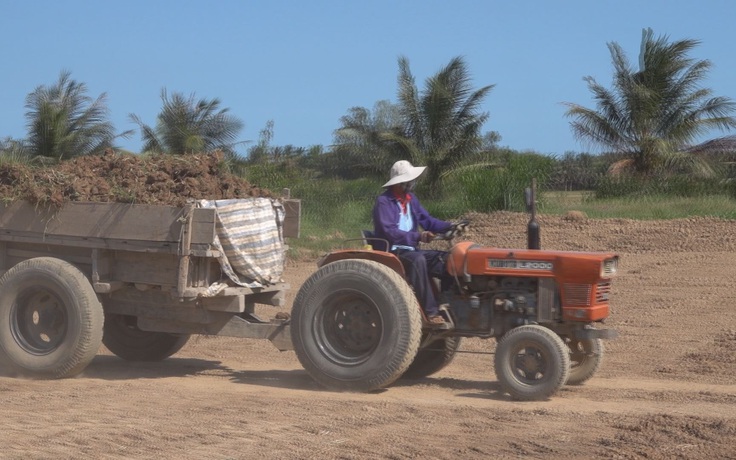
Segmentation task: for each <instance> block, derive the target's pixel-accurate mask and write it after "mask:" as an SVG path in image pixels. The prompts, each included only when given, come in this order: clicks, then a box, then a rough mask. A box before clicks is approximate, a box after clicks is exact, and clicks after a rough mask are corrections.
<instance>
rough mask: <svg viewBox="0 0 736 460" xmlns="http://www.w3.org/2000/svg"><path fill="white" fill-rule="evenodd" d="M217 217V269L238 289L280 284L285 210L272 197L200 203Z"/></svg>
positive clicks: (284, 249)
mask: <svg viewBox="0 0 736 460" xmlns="http://www.w3.org/2000/svg"><path fill="white" fill-rule="evenodd" d="M197 204H198V206H199V207H202V208H214V209H215V212H216V214H217V225H216V233H217V235H216V237H215V247H216V249H217V250H219V251H220V252H221V253H222V254H223V257H220V266H221V267H222V270H223V271H224V272H225V273H226V274H227V276H228V278H230V280H232V281H233V282H234V283H236V284H238V285H240V286H246V287H260V286H263V285H268V284H273V283H278V282H281V281H282V279H281V275H282V274H283V270H284V261H285V257H286V246H285V245H284V238H283V233H282V227H283V222H284V216H285V212H284V207H283V205H282V204H281V203H280V202H279V201H278V200H274V199H271V198H238V199H231V200H200V201H198V202H197Z"/></svg>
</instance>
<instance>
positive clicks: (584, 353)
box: [565, 338, 605, 385]
mask: <svg viewBox="0 0 736 460" xmlns="http://www.w3.org/2000/svg"><path fill="white" fill-rule="evenodd" d="M565 343H566V345H567V347H568V349H569V352H570V375H569V376H568V377H567V384H568V385H582V384H583V383H585V382H587V381H588V380H590V379H591V377H593V375H595V373H596V372H598V369H600V367H601V364H602V363H603V354H604V350H605V348H604V347H603V340H601V339H580V340H578V339H571V338H566V339H565Z"/></svg>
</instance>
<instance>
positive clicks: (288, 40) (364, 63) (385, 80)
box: [0, 0, 736, 155]
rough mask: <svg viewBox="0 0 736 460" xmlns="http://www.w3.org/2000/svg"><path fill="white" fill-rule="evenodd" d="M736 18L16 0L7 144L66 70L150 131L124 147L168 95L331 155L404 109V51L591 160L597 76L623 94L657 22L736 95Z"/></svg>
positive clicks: (726, 10)
mask: <svg viewBox="0 0 736 460" xmlns="http://www.w3.org/2000/svg"><path fill="white" fill-rule="evenodd" d="M734 18H736V2H734V1H730V0H701V1H698V2H695V1H692V0H691V1H683V0H671V1H661V0H649V1H647V0H619V1H600V0H587V1H584V0H569V1H564V0H559V1H549V0H547V1H524V0H506V1H470V0H453V1H430V0H427V1H419V0H412V1H409V0H406V1H400V0H394V1H388V0H376V1H368V0H363V1H360V2H358V1H337V0H334V1H327V0H311V1H307V0H303V1H295V0H292V1H285V0H283V1H280V0H271V1H245V0H241V1H236V0H220V1H216V0H210V1H207V2H205V1H193V0H176V1H175V0H147V1H143V0H126V1H122V2H112V1H106V0H64V1H48V0H43V1H41V0H28V1H20V0H0V34H1V35H0V37H1V38H0V75H1V76H0V78H1V79H2V80H1V81H2V85H0V88H1V89H0V138H4V137H6V136H12V137H14V138H24V137H25V136H26V128H25V124H26V120H25V117H24V114H25V111H26V109H25V107H24V101H25V97H26V95H27V94H28V93H30V92H31V91H33V90H34V88H36V87H37V86H39V85H51V84H53V83H54V82H56V81H57V79H58V76H59V73H60V71H61V70H63V69H64V70H68V71H70V72H71V74H72V78H73V79H75V80H77V81H80V82H84V83H86V85H87V87H88V94H89V95H90V96H93V97H97V96H98V95H100V94H101V93H103V92H104V93H107V105H108V107H109V109H110V119H111V120H112V122H113V123H114V124H115V127H116V129H117V131H119V132H121V131H125V130H128V129H136V132H135V134H134V135H133V136H132V137H131V138H130V139H128V140H121V141H120V142H119V144H120V146H121V147H123V148H127V149H130V150H133V151H139V150H140V147H141V145H142V142H141V140H140V132H139V131H138V130H137V126H136V125H135V124H133V123H132V122H131V121H130V119H129V116H128V115H129V114H131V113H134V114H136V115H138V116H139V117H140V118H142V119H143V121H144V122H146V123H147V124H150V125H153V124H155V120H156V115H157V114H158V112H159V110H160V108H161V99H160V93H161V89H162V88H166V89H167V90H168V91H169V93H171V92H175V91H176V92H181V93H184V94H187V95H188V94H191V93H195V94H196V97H197V98H207V99H212V98H219V99H220V100H221V101H222V106H223V107H228V108H229V109H230V111H231V113H232V114H233V115H235V116H237V117H238V118H240V119H241V120H243V122H244V123H245V128H244V129H243V131H242V132H241V134H240V138H241V140H244V141H256V140H257V139H258V134H259V131H260V130H262V129H263V128H264V126H265V125H266V123H267V122H268V121H269V120H273V122H274V134H275V135H274V138H273V141H272V144H273V145H286V144H292V145H296V146H304V147H306V146H310V145H315V144H322V145H329V144H331V143H332V141H333V131H334V130H335V129H337V128H338V127H339V126H340V117H342V116H343V115H345V114H346V113H347V112H348V109H349V108H351V107H355V106H362V107H368V108H372V107H373V105H374V104H375V103H376V102H377V101H379V100H391V101H394V102H395V101H396V90H397V83H396V78H397V75H398V64H397V60H398V57H399V56H406V57H407V58H408V60H409V62H410V68H411V70H412V73H413V74H414V76H415V77H416V80H417V83H418V85H419V87H420V88H421V87H423V86H424V80H425V79H426V78H427V77H429V76H431V75H433V74H434V73H436V72H437V71H438V70H440V69H441V68H442V67H443V66H445V65H446V64H447V63H448V62H449V61H450V59H452V58H453V57H455V56H463V57H464V58H465V61H466V63H467V64H468V68H469V70H470V72H471V75H472V79H473V85H474V87H476V88H480V87H482V86H485V85H489V84H493V85H496V86H495V88H494V89H493V90H492V92H491V93H490V94H489V95H488V97H487V98H486V99H485V103H484V105H483V111H486V112H488V113H489V116H490V118H489V120H488V122H487V123H486V125H485V127H484V131H491V130H493V131H498V132H499V133H500V134H501V136H502V140H501V145H504V146H508V147H511V148H513V149H517V150H534V151H537V152H540V153H544V154H551V155H555V154H562V153H564V152H566V151H578V152H579V151H587V150H588V146H586V145H582V144H580V143H579V142H578V141H576V140H575V139H574V137H573V136H572V134H571V131H570V127H569V120H568V119H566V118H565V117H564V112H565V107H564V106H563V105H562V104H561V103H562V102H575V103H579V104H582V105H585V106H589V107H592V106H593V103H592V101H591V98H590V93H589V91H588V89H587V87H586V84H585V82H584V81H583V77H585V76H592V77H594V78H596V80H598V82H599V83H602V84H603V85H605V86H610V82H611V74H612V66H611V63H610V54H609V52H608V48H607V47H606V44H607V43H608V42H614V41H615V42H618V43H619V44H620V45H621V46H622V47H623V48H624V50H625V51H626V53H627V55H628V56H629V58H630V60H631V61H632V63H636V62H637V59H638V54H639V44H640V41H641V31H642V29H643V28H645V27H651V28H653V29H654V33H655V35H657V36H659V35H667V36H669V37H670V39H672V40H679V39H684V38H692V39H697V40H700V41H701V44H700V46H698V47H697V48H696V49H695V50H694V52H693V53H691V55H690V56H691V57H693V58H697V59H709V60H710V61H711V62H712V63H713V69H712V70H711V72H710V74H709V76H708V79H707V80H706V82H705V86H707V87H709V88H712V89H713V90H714V92H715V94H716V95H719V96H727V97H730V98H733V99H736V86H735V85H736V59H734V50H733V46H734V35H733V31H732V30H733V20H734ZM244 151H245V148H242V152H243V153H244Z"/></svg>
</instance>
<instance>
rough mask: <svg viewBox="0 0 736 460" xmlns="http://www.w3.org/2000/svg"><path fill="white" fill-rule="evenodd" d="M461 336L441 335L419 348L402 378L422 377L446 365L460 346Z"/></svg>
mask: <svg viewBox="0 0 736 460" xmlns="http://www.w3.org/2000/svg"><path fill="white" fill-rule="evenodd" d="M460 342H461V337H443V338H440V339H437V340H435V341H433V342H431V343H430V344H429V345H427V346H426V347H425V348H421V349H419V351H418V352H417V356H416V357H415V358H414V361H412V363H411V365H410V366H409V368H408V369H407V370H406V372H404V375H402V376H401V378H402V379H404V378H406V379H422V378H424V377H429V376H430V375H432V374H435V373H437V372H439V371H441V370H442V369H444V368H445V367H447V366H448V365H449V364H450V363H451V362H452V360H453V359H454V358H455V352H456V351H457V350H458V348H460Z"/></svg>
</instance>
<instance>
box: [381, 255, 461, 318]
mask: <svg viewBox="0 0 736 460" xmlns="http://www.w3.org/2000/svg"><path fill="white" fill-rule="evenodd" d="M394 254H396V256H398V258H399V260H401V263H402V265H403V266H404V271H406V280H407V281H408V282H409V285H411V287H412V288H414V293H415V294H416V296H417V300H419V304H420V305H421V306H422V309H423V310H424V313H425V314H426V315H427V316H428V317H429V316H435V315H438V314H439V312H440V311H439V308H438V304H437V299H436V298H435V295H434V291H433V290H432V285H431V282H432V281H431V278H439V279H440V291H444V290H446V289H449V287H450V284H451V283H452V278H451V277H450V276H449V275H448V274H447V270H445V264H446V262H447V252H446V251H435V250H427V251H425V250H421V249H418V250H416V251H409V250H407V249H396V250H395V251H394Z"/></svg>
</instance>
